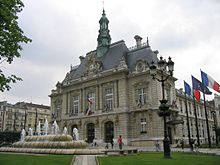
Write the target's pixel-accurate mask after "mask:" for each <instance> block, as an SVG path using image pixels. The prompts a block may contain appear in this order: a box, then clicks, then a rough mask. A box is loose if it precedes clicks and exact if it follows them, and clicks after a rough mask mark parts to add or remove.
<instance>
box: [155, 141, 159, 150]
mask: <svg viewBox="0 0 220 165" xmlns="http://www.w3.org/2000/svg"><path fill="white" fill-rule="evenodd" d="M155 147H156V151H157V152H158V151H160V143H159V141H158V140H157V141H156V143H155Z"/></svg>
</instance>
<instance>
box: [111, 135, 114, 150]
mask: <svg viewBox="0 0 220 165" xmlns="http://www.w3.org/2000/svg"><path fill="white" fill-rule="evenodd" d="M111 146H112V149H113V147H114V140H113V137H112V138H111Z"/></svg>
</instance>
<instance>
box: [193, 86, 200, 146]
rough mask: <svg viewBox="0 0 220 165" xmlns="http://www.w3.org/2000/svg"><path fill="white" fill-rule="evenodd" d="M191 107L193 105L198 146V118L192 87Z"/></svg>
mask: <svg viewBox="0 0 220 165" xmlns="http://www.w3.org/2000/svg"><path fill="white" fill-rule="evenodd" d="M193 107H194V115H195V124H196V137H197V144H198V146H200V140H199V128H198V119H197V111H196V101H195V96H194V89H193Z"/></svg>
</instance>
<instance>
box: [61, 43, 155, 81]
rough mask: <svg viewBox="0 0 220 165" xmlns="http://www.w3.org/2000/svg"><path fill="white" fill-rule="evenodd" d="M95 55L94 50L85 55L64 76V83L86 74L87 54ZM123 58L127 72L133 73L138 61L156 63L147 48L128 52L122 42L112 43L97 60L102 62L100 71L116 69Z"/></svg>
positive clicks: (152, 53)
mask: <svg viewBox="0 0 220 165" xmlns="http://www.w3.org/2000/svg"><path fill="white" fill-rule="evenodd" d="M91 53H94V54H96V50H94V51H91V52H89V53H87V55H86V57H85V58H84V59H83V60H82V61H81V64H80V65H79V66H78V67H74V69H72V70H71V71H70V72H69V73H68V74H67V76H66V78H65V79H64V81H66V82H68V81H69V80H74V79H78V78H80V77H82V76H84V75H85V73H86V72H87V64H88V58H87V56H88V54H91ZM123 57H124V58H125V60H126V64H127V66H128V70H129V72H133V71H134V70H135V67H136V63H137V61H138V60H143V61H145V62H146V64H150V63H151V62H152V61H155V62H156V61H158V58H157V55H156V54H155V53H154V52H153V51H152V50H151V48H150V47H149V46H141V47H140V48H136V49H132V50H129V49H128V48H127V46H126V44H125V42H124V41H123V40H121V41H118V42H115V43H112V44H111V45H110V47H109V50H108V52H107V54H105V55H104V56H103V57H101V58H100V59H98V60H99V61H101V62H102V71H106V70H110V69H114V68H117V66H118V65H119V64H120V61H121V59H122V58H123Z"/></svg>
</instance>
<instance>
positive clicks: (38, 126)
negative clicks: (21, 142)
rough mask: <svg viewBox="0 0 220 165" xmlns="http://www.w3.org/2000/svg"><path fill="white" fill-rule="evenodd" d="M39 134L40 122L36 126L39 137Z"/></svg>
mask: <svg viewBox="0 0 220 165" xmlns="http://www.w3.org/2000/svg"><path fill="white" fill-rule="evenodd" d="M40 133H41V130H40V121H39V123H38V125H37V135H40Z"/></svg>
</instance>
